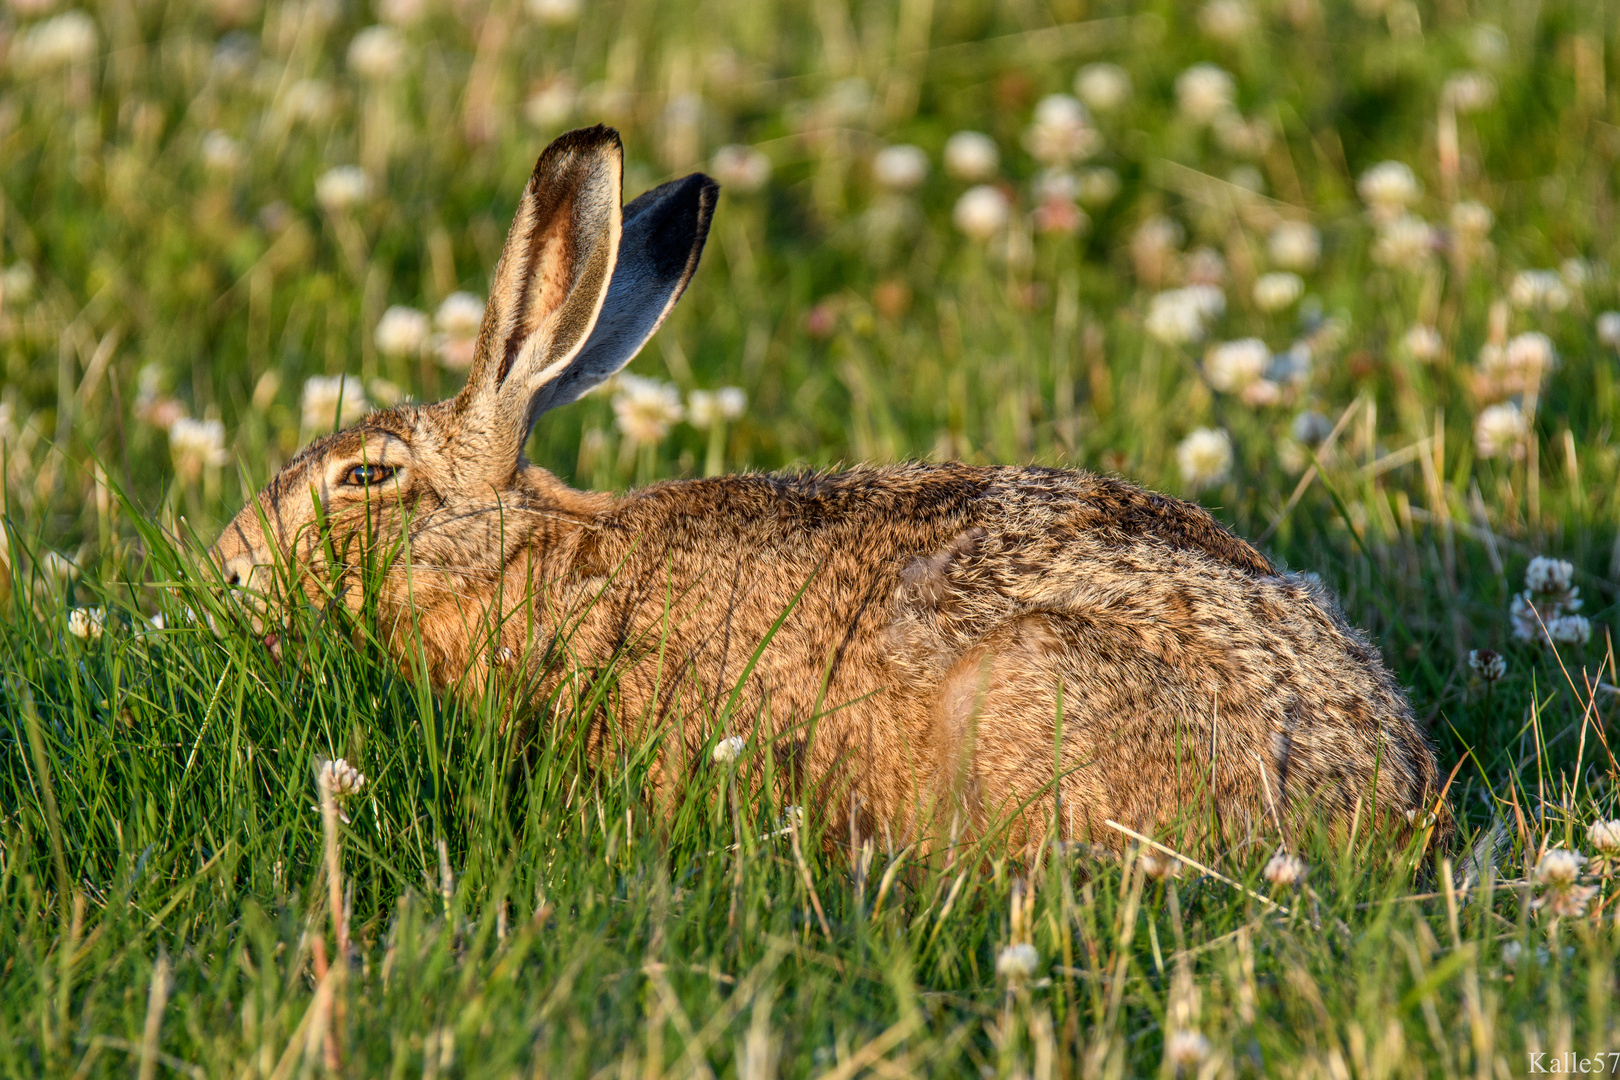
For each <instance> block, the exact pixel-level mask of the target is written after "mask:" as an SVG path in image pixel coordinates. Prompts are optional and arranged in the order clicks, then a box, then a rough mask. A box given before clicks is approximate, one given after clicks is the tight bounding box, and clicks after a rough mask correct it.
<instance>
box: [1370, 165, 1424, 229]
mask: <svg viewBox="0 0 1620 1080" xmlns="http://www.w3.org/2000/svg"><path fill="white" fill-rule="evenodd" d="M1356 194H1358V195H1360V196H1361V201H1362V202H1364V203H1366V204H1367V208H1368V209H1369V210H1370V211H1372V215H1373V220H1374V221H1376V222H1379V223H1382V222H1385V221H1393V220H1394V219H1395V218H1397V217H1399V216H1400V215H1401V214H1402V212H1403V211H1404V210H1405V209H1406V207H1408V206H1410V205H1412V204H1413V203H1415V202H1417V201H1418V199H1420V198H1422V197H1423V187H1422V185H1420V184H1419V183H1418V179H1417V176H1416V175H1414V174H1413V172H1412V167H1411V166H1410V165H1408V164H1406V162H1404V161H1380V162H1379V163H1378V164H1377V165H1374V166H1373V167H1372V168H1370V169H1368V170H1367V171H1366V172H1364V173H1362V174H1361V176H1360V178H1359V179H1357V180H1356Z"/></svg>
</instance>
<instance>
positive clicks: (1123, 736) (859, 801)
mask: <svg viewBox="0 0 1620 1080" xmlns="http://www.w3.org/2000/svg"><path fill="white" fill-rule="evenodd" d="M621 165H622V150H621V147H620V144H619V139H618V136H617V135H616V134H615V133H614V132H612V131H611V130H608V129H606V128H600V127H598V128H591V129H588V130H583V131H576V132H572V133H570V134H568V135H565V136H563V137H562V138H560V139H558V140H557V141H556V142H554V143H553V144H552V145H551V146H549V147H547V148H546V151H545V153H543V154H542V155H541V157H540V160H539V162H538V164H536V166H535V170H534V175H533V177H532V178H531V179H530V180H529V183H528V186H527V187H526V188H525V189H524V192H523V198H522V201H521V203H520V204H519V207H518V211H517V214H516V218H515V220H514V222H513V224H512V231H511V233H510V235H509V236H508V238H507V241H506V247H505V250H504V251H503V253H502V255H501V259H500V263H499V265H498V266H497V268H496V271H495V281H494V287H493V289H492V291H491V296H490V302H489V306H488V309H487V310H486V312H485V315H484V322H483V326H482V328H481V330H480V333H479V339H478V350H477V357H476V359H475V361H474V363H473V368H472V371H471V373H470V375H469V376H468V380H467V386H466V388H465V389H464V390H463V391H462V392H461V393H460V394H459V395H458V396H457V397H455V398H453V399H451V400H448V401H442V402H439V403H438V404H435V405H426V406H403V407H400V408H396V409H390V410H388V411H386V412H380V413H374V414H372V415H371V416H368V417H367V418H366V419H364V420H363V421H361V422H360V423H359V424H358V425H357V426H355V427H353V428H350V429H349V430H346V431H342V432H339V433H337V434H335V435H332V436H330V437H328V438H325V439H322V440H320V441H318V442H316V443H315V444H313V445H312V446H310V447H309V448H308V449H306V450H305V451H304V452H303V453H301V454H300V455H299V456H298V457H296V458H295V459H294V460H293V461H292V462H290V463H289V464H288V465H287V467H286V468H285V469H283V470H282V472H281V473H280V474H279V475H278V476H277V477H276V478H275V479H274V480H272V481H271V483H270V484H269V486H268V487H267V488H265V490H264V491H263V492H262V493H261V494H260V495H259V496H258V497H257V499H256V500H254V501H253V502H252V503H250V504H249V505H248V506H247V507H246V508H244V509H243V510H242V512H241V513H240V514H239V515H238V516H237V518H236V520H235V521H233V522H232V523H231V525H230V526H229V527H228V528H227V529H226V530H225V533H224V535H222V536H221V537H220V540H219V543H218V545H217V547H216V549H215V557H216V560H217V561H218V563H219V565H220V566H221V567H222V569H223V572H224V574H225V577H226V580H227V581H228V582H229V583H231V584H233V585H235V586H237V587H239V588H241V589H242V590H244V591H246V592H247V593H248V594H250V595H252V596H254V597H257V598H261V599H268V600H270V601H272V602H273V601H274V600H276V599H277V596H276V589H277V587H278V582H284V581H291V582H295V583H302V584H301V586H300V587H302V588H305V589H306V590H307V591H308V592H309V594H310V595H311V596H312V597H314V598H316V599H320V598H322V597H326V596H328V595H330V594H329V593H328V592H326V591H323V590H322V589H320V588H318V587H317V584H316V583H317V582H329V581H331V580H333V579H334V578H335V579H338V580H339V581H342V580H344V579H345V578H347V577H352V576H354V575H358V574H359V573H360V572H361V569H362V565H363V564H367V563H370V564H377V563H382V564H384V569H383V571H382V574H383V577H382V586H381V596H380V598H379V600H378V603H377V611H378V613H379V618H380V620H381V626H380V627H379V629H380V631H381V632H382V634H383V635H384V637H385V638H386V639H387V640H388V641H389V642H390V643H391V645H392V647H393V648H394V649H395V651H396V653H397V655H398V656H399V657H400V658H401V662H402V664H405V665H410V664H412V663H414V661H415V658H416V657H419V656H425V657H426V658H427V662H428V667H429V670H430V672H431V674H432V677H433V679H434V681H435V682H436V683H437V684H438V685H439V686H441V687H447V686H451V685H462V686H466V687H470V688H472V689H474V690H478V689H482V687H483V685H484V682H485V680H487V679H488V678H489V676H490V674H491V672H492V670H494V669H496V668H500V667H507V668H511V669H514V670H513V674H514V675H520V676H527V678H523V679H514V680H512V682H513V684H514V685H527V686H529V687H531V688H533V692H535V693H541V694H544V693H549V692H552V691H560V692H561V693H563V694H564V695H567V694H569V693H570V692H571V691H578V690H579V689H580V688H581V687H580V684H581V683H582V682H584V681H585V680H587V679H588V678H590V677H593V676H594V675H595V674H597V673H600V672H604V671H606V670H608V669H609V668H610V667H611V668H613V669H614V671H615V672H616V676H615V677H616V680H617V681H616V685H615V688H614V690H613V692H612V693H611V694H610V695H608V697H607V698H606V699H605V700H607V701H608V702H610V705H608V706H604V708H609V709H611V713H612V715H605V716H604V717H603V718H602V720H603V723H601V724H600V725H598V726H597V727H596V728H594V729H593V730H595V731H597V732H598V735H597V736H596V737H597V739H598V746H599V749H600V750H601V751H602V752H604V753H611V752H612V751H613V750H614V748H615V747H614V745H613V740H638V739H642V738H645V737H648V736H650V735H652V734H654V733H655V732H656V733H661V734H662V735H663V741H662V751H661V756H660V761H659V765H658V768H657V769H656V770H655V783H656V784H657V785H659V786H661V787H663V788H664V791H663V792H662V793H661V794H662V795H665V796H667V795H669V794H671V793H672V792H673V790H674V788H675V786H676V785H679V784H680V783H681V782H682V778H683V776H685V775H686V774H687V773H688V772H689V771H690V770H691V769H693V768H694V767H696V762H697V756H698V755H700V754H701V753H703V751H704V748H705V747H707V746H710V745H712V744H713V742H714V740H715V738H716V737H717V736H719V735H729V734H737V735H742V736H745V737H747V738H748V739H749V740H750V744H749V745H750V746H751V747H753V748H754V749H753V751H752V752H753V753H755V754H767V753H768V754H771V755H772V756H773V758H774V761H773V764H774V772H775V775H777V776H778V777H779V779H780V782H782V783H783V784H785V785H788V786H790V787H791V788H792V790H793V793H794V794H793V798H794V799H795V800H796V801H797V800H800V799H803V800H807V801H809V802H810V803H811V804H812V805H815V806H819V807H822V808H824V809H825V810H826V812H827V813H828V814H829V815H831V816H833V817H835V818H836V819H837V820H839V821H840V822H842V821H843V820H844V818H845V815H846V814H847V815H853V816H852V817H851V818H850V820H851V823H852V827H853V828H855V829H857V830H859V831H861V832H863V833H864V834H866V835H871V834H873V833H878V834H882V833H884V832H887V833H888V835H889V836H890V837H891V838H893V839H894V840H896V841H899V840H900V839H901V838H903V837H908V836H910V837H921V838H924V839H928V838H938V837H943V836H946V835H956V836H972V835H975V834H978V833H981V832H982V831H983V830H985V829H987V828H990V827H992V826H993V825H995V824H996V823H998V822H1002V821H1007V820H1010V821H1011V827H1010V828H1011V831H1010V834H1009V839H1010V841H1011V842H1012V843H1014V844H1021V843H1027V842H1032V841H1035V840H1039V839H1040V838H1041V837H1043V836H1046V835H1049V830H1053V829H1055V830H1056V833H1057V835H1058V837H1059V838H1061V839H1079V840H1088V839H1089V840H1094V841H1098V842H1104V843H1108V844H1110V845H1112V846H1117V845H1118V844H1119V842H1120V836H1119V834H1118V833H1117V832H1115V831H1113V830H1111V829H1109V828H1107V827H1105V824H1104V823H1105V822H1106V821H1108V820H1109V819H1113V820H1114V821H1117V822H1122V823H1124V824H1126V825H1128V826H1131V827H1132V828H1136V829H1139V830H1144V831H1145V830H1151V829H1154V828H1157V827H1162V826H1164V825H1166V824H1169V823H1171V822H1180V823H1181V827H1182V828H1183V829H1184V830H1185V832H1184V833H1183V834H1182V835H1181V837H1180V839H1181V840H1182V841H1183V842H1185V843H1189V844H1195V843H1199V842H1200V841H1211V842H1213V841H1217V840H1218V839H1219V837H1222V836H1224V838H1225V839H1226V840H1228V841H1234V840H1237V839H1241V838H1242V837H1243V836H1244V835H1246V834H1247V833H1248V831H1249V830H1250V829H1251V828H1259V827H1262V826H1263V825H1264V824H1266V823H1269V822H1271V821H1272V820H1274V819H1277V820H1283V821H1286V820H1287V819H1288V818H1289V817H1291V816H1295V815H1300V814H1315V815H1317V816H1318V817H1322V818H1327V819H1329V820H1331V821H1335V822H1339V823H1342V824H1345V825H1348V823H1349V822H1350V821H1351V820H1352V819H1353V818H1355V817H1357V816H1358V815H1359V817H1360V819H1361V821H1362V822H1363V823H1364V824H1365V825H1366V826H1368V827H1374V826H1378V827H1382V826H1386V825H1393V826H1396V827H1399V828H1401V829H1404V828H1406V827H1407V823H1408V822H1410V821H1412V820H1414V819H1417V818H1422V819H1424V820H1427V815H1428V814H1429V813H1431V812H1439V813H1440V815H1441V817H1442V819H1443V818H1444V812H1443V808H1442V807H1441V805H1440V802H1439V791H1438V785H1437V783H1436V773H1435V764H1434V757H1433V754H1432V753H1431V751H1430V750H1429V748H1428V746H1427V745H1426V744H1425V742H1424V739H1423V737H1422V736H1421V735H1420V734H1419V732H1418V729H1417V727H1416V726H1415V725H1414V723H1413V720H1412V714H1411V710H1410V708H1409V706H1408V705H1407V702H1406V700H1405V698H1404V697H1403V695H1402V693H1401V691H1400V688H1399V687H1398V686H1397V685H1396V684H1395V681H1394V680H1393V679H1392V678H1391V677H1390V674H1389V672H1388V671H1387V670H1386V669H1385V668H1384V666H1383V664H1382V663H1381V661H1380V660H1379V657H1378V654H1377V652H1376V650H1374V649H1373V647H1372V646H1371V645H1369V644H1368V642H1367V641H1366V639H1365V638H1363V637H1362V636H1361V635H1360V634H1359V633H1357V632H1356V631H1355V630H1354V629H1352V628H1351V627H1350V626H1349V625H1348V624H1347V623H1346V622H1345V620H1344V618H1343V616H1342V615H1340V613H1339V611H1338V609H1337V607H1336V606H1335V605H1334V603H1333V602H1332V600H1331V599H1330V598H1329V597H1327V596H1326V595H1325V594H1324V593H1323V591H1322V589H1321V588H1320V587H1319V586H1318V585H1316V584H1315V583H1314V582H1313V581H1312V580H1310V579H1308V578H1306V577H1304V576H1299V575H1292V574H1284V573H1279V572H1278V571H1277V570H1276V569H1275V568H1274V567H1273V566H1272V565H1271V563H1270V562H1269V561H1268V560H1267V559H1266V558H1265V556H1263V555H1262V554H1260V553H1259V552H1258V551H1256V550H1255V549H1254V548H1252V547H1250V546H1249V545H1248V544H1246V543H1244V542H1243V541H1241V540H1239V539H1237V538H1236V537H1234V536H1232V535H1231V534H1230V533H1228V532H1227V531H1226V530H1225V529H1223V528H1221V526H1220V525H1219V524H1217V523H1216V521H1215V520H1214V518H1212V517H1211V516H1210V515H1209V514H1208V513H1206V512H1205V511H1204V510H1202V509H1201V508H1199V507H1197V506H1193V505H1191V504H1189V503H1185V502H1181V501H1179V500H1176V499H1171V498H1167V497H1165V496H1162V495H1155V494H1152V493H1149V492H1146V491H1143V490H1141V489H1139V488H1136V487H1133V486H1131V485H1129V484H1126V483H1124V482H1121V481H1118V480H1111V479H1106V478H1103V477H1099V476H1094V475H1092V474H1089V473H1084V472H1077V471H1071V470H1063V469H1041V468H974V467H970V466H966V465H957V464H944V465H920V464H914V465H897V466H886V467H874V468H858V469H854V470H851V471H849V472H844V473H830V474H823V473H810V474H793V475H746V476H730V477H722V478H718V479H713V480H695V481H680V482H670V483H663V484H656V485H654V486H652V487H649V488H646V489H644V490H641V491H634V492H631V493H629V494H628V495H625V496H623V497H615V496H612V495H605V494H596V493H590V492H580V491H575V490H573V489H571V488H569V487H568V486H566V485H565V484H563V483H562V482H560V481H559V480H557V478H556V477H554V476H552V475H551V474H550V473H548V472H546V471H545V470H543V469H540V468H538V467H536V466H534V465H530V464H529V463H528V462H527V461H525V460H524V458H523V445H524V443H525V441H526V440H527V438H528V435H529V432H530V430H531V428H532V427H533V425H534V422H535V420H536V418H537V417H538V416H539V415H540V414H541V413H543V412H545V411H546V410H548V409H552V408H555V407H557V406H559V405H564V404H567V403H568V402H571V401H573V400H574V399H576V398H577V397H579V396H580V395H581V394H582V393H584V392H585V391H586V390H588V389H590V388H591V387H592V386H595V385H597V384H598V383H600V382H602V381H603V380H605V379H607V378H608V377H609V376H611V375H613V374H614V373H615V372H617V371H618V370H619V369H620V368H622V367H624V365H625V364H627V363H628V362H629V361H630V359H631V358H632V357H634V356H635V354H636V352H637V351H638V350H639V349H640V348H641V346H642V345H643V343H645V342H646V340H647V339H648V338H649V337H651V336H652V334H653V332H654V331H656V330H657V329H658V326H659V325H660V324H661V323H662V322H663V320H664V317H665V316H666V315H667V314H668V313H669V311H670V308H671V307H672V306H673V305H674V303H675V301H676V300H677V299H678V298H679V297H680V295H681V292H682V290H683V289H684V288H685V287H686V283H687V281H688V280H689V279H690V278H691V276H692V273H693V271H694V270H695V269H696V268H697V262H698V257H699V255H700V254H701V252H702V250H703V241H704V237H705V236H706V235H707V233H708V227H709V219H710V215H711V214H712V212H713V209H714V203H715V197H716V194H717V191H718V188H717V187H716V185H715V184H714V182H713V181H712V180H710V179H709V178H708V177H705V176H701V175H694V176H689V177H686V178H685V179H682V180H677V181H674V182H672V183H669V184H665V185H663V186H662V187H659V188H655V189H654V190H652V191H649V192H647V193H646V194H644V195H642V196H641V197H640V198H638V199H636V200H635V201H634V202H632V203H630V204H629V205H628V206H623V207H621V205H620V183H621V172H622V169H621ZM334 552H335V553H337V558H338V559H339V560H340V565H337V566H334V565H331V559H332V554H331V553H334ZM372 556H374V557H372ZM278 565H279V566H282V567H289V568H291V571H292V572H291V573H276V572H273V568H274V567H276V566H278ZM359 592H360V590H359V589H340V591H339V593H338V595H339V596H340V597H345V598H348V597H355V596H358V594H359ZM323 602H330V601H323ZM349 602H353V601H349ZM751 664H752V670H751V672H749V674H748V677H747V679H746V680H743V675H744V673H745V671H748V670H749V668H750V665H751ZM582 673H584V674H582ZM564 680H570V681H571V685H570V686H560V684H561V683H562V682H563V681H564ZM739 680H742V685H741V689H740V691H738V690H736V688H737V686H738V683H739ZM734 692H735V701H733V697H734ZM728 703H731V705H732V707H731V708H730V709H729V711H728V710H726V708H725V706H726V705H727V704H728ZM717 723H724V724H726V725H728V730H727V731H724V732H720V731H716V730H715V726H716V724H717ZM753 764H755V765H758V764H760V762H759V761H755V762H754V763H753ZM744 766H745V768H746V767H747V766H748V763H746V762H745V763H744ZM763 772H764V770H762V769H758V768H752V769H749V771H748V775H750V776H754V777H757V776H759V775H762V774H763ZM655 794H658V793H655ZM840 831H842V830H841V829H840Z"/></svg>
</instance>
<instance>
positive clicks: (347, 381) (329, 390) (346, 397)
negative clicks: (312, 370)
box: [298, 375, 371, 433]
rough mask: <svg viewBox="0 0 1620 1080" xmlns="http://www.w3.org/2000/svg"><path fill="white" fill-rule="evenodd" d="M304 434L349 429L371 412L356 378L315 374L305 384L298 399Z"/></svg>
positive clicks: (359, 382) (362, 386)
mask: <svg viewBox="0 0 1620 1080" xmlns="http://www.w3.org/2000/svg"><path fill="white" fill-rule="evenodd" d="M298 408H299V412H300V414H301V415H302V424H303V428H304V430H305V431H306V432H314V433H319V432H327V431H331V430H332V429H333V428H343V427H348V426H349V425H350V424H352V423H354V422H355V421H356V420H358V419H360V418H361V417H362V416H364V415H366V413H367V412H368V411H370V409H371V405H370V403H369V402H367V401H366V390H365V384H364V383H362V382H361V381H360V377H359V376H358V375H315V376H312V377H311V378H309V379H306V380H305V381H304V390H303V393H302V395H300V397H299V399H298Z"/></svg>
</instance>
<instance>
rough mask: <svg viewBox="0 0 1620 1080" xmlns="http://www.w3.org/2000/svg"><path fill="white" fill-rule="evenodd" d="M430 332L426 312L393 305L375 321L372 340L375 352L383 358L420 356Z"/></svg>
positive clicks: (430, 324) (431, 327)
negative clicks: (375, 326) (375, 325)
mask: <svg viewBox="0 0 1620 1080" xmlns="http://www.w3.org/2000/svg"><path fill="white" fill-rule="evenodd" d="M432 330H433V324H432V323H431V322H430V321H429V320H428V317H427V312H425V311H418V310H416V309H415V308H413V307H405V306H404V305H402V304H395V305H394V306H392V307H390V308H389V309H388V310H387V311H385V312H383V314H382V318H380V319H378V320H377V329H376V330H375V331H374V332H373V339H374V340H375V341H376V343H377V351H378V352H380V353H382V354H383V355H384V356H388V357H393V358H399V357H404V356H420V355H421V354H422V349H423V348H424V347H425V346H426V345H427V340H428V336H429V334H431V333H432Z"/></svg>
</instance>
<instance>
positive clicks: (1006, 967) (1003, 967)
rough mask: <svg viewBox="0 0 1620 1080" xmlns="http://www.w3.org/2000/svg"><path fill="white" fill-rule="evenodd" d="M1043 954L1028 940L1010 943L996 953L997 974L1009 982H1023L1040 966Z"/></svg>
mask: <svg viewBox="0 0 1620 1080" xmlns="http://www.w3.org/2000/svg"><path fill="white" fill-rule="evenodd" d="M1040 963H1041V954H1040V953H1038V952H1036V951H1035V946H1033V945H1031V944H1030V943H1029V942H1027V941H1020V942H1018V943H1017V944H1014V945H1008V946H1007V947H1005V948H1004V949H1002V950H1001V951H1000V952H999V953H997V954H996V974H997V975H999V976H1001V977H1002V978H1003V979H1006V980H1007V981H1008V982H1009V983H1021V982H1024V981H1025V980H1027V979H1028V978H1029V977H1030V976H1031V975H1034V974H1035V971H1036V969H1037V968H1039V967H1040Z"/></svg>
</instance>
